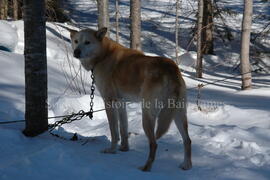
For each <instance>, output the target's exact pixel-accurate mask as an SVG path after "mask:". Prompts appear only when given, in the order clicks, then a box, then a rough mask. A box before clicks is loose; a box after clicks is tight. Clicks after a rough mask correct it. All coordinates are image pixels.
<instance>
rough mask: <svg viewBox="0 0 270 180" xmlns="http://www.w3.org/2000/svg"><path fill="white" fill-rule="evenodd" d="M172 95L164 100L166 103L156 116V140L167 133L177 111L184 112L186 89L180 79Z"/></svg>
mask: <svg viewBox="0 0 270 180" xmlns="http://www.w3.org/2000/svg"><path fill="white" fill-rule="evenodd" d="M172 94H174V95H175V96H170V97H169V98H167V99H166V101H167V102H166V103H165V106H164V107H163V109H161V111H160V113H159V115H158V120H157V122H158V124H157V130H156V139H159V138H160V137H161V136H163V135H164V134H165V133H166V132H167V131H168V129H169V127H170V124H171V122H172V120H173V119H174V118H175V116H176V114H177V112H178V111H179V112H180V111H186V87H185V82H184V81H183V80H182V79H180V84H179V86H178V87H176V88H175V91H174V93H172Z"/></svg>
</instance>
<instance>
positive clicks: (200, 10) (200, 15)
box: [196, 0, 203, 78]
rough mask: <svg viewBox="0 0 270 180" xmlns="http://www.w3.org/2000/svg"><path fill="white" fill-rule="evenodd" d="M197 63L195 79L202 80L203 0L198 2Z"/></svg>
mask: <svg viewBox="0 0 270 180" xmlns="http://www.w3.org/2000/svg"><path fill="white" fill-rule="evenodd" d="M197 28H198V30H197V63H196V77H197V78H202V72H203V65H202V57H203V54H202V28H203V0H198V24H197Z"/></svg>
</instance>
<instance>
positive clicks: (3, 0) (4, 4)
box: [0, 0, 8, 19]
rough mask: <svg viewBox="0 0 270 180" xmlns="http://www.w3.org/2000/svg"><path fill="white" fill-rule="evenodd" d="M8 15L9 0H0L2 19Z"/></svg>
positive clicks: (0, 17)
mask: <svg viewBox="0 0 270 180" xmlns="http://www.w3.org/2000/svg"><path fill="white" fill-rule="evenodd" d="M7 17H8V0H0V19H7Z"/></svg>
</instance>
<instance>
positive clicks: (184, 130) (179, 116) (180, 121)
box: [175, 105, 192, 170]
mask: <svg viewBox="0 0 270 180" xmlns="http://www.w3.org/2000/svg"><path fill="white" fill-rule="evenodd" d="M175 124H176V126H177V128H178V130H179V132H180V134H181V136H182V138H183V143H184V151H185V152H184V153H185V155H184V162H183V163H182V164H181V165H180V167H181V168H182V169H183V170H188V169H190V168H192V162H191V140H190V138H189V135H188V122H187V113H186V105H184V107H181V108H178V109H177V112H176V115H175Z"/></svg>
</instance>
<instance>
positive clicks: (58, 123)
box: [48, 69, 96, 141]
mask: <svg viewBox="0 0 270 180" xmlns="http://www.w3.org/2000/svg"><path fill="white" fill-rule="evenodd" d="M93 71H94V70H93V69H92V70H91V79H92V84H91V93H90V110H89V111H88V112H85V111H84V110H80V111H79V112H78V113H72V114H70V115H67V116H65V117H64V118H63V119H61V120H59V121H56V122H55V123H53V124H50V125H49V127H48V129H49V133H50V134H51V135H53V136H56V137H59V138H61V139H66V138H64V137H60V136H59V135H58V134H55V133H53V132H52V131H53V130H54V129H55V128H56V127H60V126H62V125H63V124H68V123H71V122H73V121H78V120H81V119H82V118H83V117H84V116H88V117H89V118H90V119H91V120H92V119H93V113H94V110H93V107H94V97H95V89H96V88H95V78H94V73H93ZM66 140H67V139H66ZM70 140H73V141H76V140H78V137H77V133H75V134H74V135H73V137H72V138H71V139H70Z"/></svg>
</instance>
